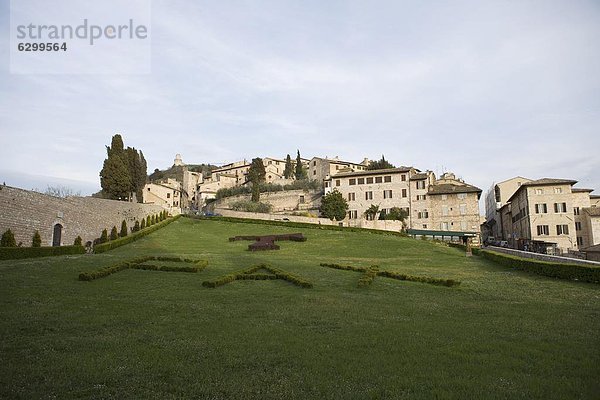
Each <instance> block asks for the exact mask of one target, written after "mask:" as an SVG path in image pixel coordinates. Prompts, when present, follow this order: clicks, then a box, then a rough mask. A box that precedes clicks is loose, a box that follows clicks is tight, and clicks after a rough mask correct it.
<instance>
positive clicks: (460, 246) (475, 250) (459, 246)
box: [447, 242, 480, 255]
mask: <svg viewBox="0 0 600 400" xmlns="http://www.w3.org/2000/svg"><path fill="white" fill-rule="evenodd" d="M447 244H448V247H454V248H457V249H461V250H462V251H465V252H466V251H467V246H466V245H464V244H461V243H452V242H448V243H447ZM479 250H480V249H479V247H473V246H471V253H473V254H475V255H478V254H479Z"/></svg>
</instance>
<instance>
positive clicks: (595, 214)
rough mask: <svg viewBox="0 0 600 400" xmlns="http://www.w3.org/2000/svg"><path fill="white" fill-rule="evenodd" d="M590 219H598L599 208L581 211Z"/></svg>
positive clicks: (587, 208) (599, 215)
mask: <svg viewBox="0 0 600 400" xmlns="http://www.w3.org/2000/svg"><path fill="white" fill-rule="evenodd" d="M583 211H585V212H586V213H588V215H589V216H590V217H600V207H586V208H584V209H583Z"/></svg>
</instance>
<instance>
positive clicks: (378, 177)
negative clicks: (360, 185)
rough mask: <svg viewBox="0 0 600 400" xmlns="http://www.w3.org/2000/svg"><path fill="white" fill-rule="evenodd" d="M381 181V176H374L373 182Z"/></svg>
mask: <svg viewBox="0 0 600 400" xmlns="http://www.w3.org/2000/svg"><path fill="white" fill-rule="evenodd" d="M382 181H383V178H382V177H381V176H376V177H375V183H381V182H382Z"/></svg>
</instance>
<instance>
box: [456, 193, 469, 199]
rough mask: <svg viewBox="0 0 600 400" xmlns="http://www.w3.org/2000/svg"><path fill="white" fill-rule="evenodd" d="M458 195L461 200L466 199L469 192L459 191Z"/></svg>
mask: <svg viewBox="0 0 600 400" xmlns="http://www.w3.org/2000/svg"><path fill="white" fill-rule="evenodd" d="M457 197H458V199H459V200H464V199H466V198H467V194H466V193H459V194H458V195H457Z"/></svg>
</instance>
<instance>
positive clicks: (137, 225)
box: [133, 219, 140, 232]
mask: <svg viewBox="0 0 600 400" xmlns="http://www.w3.org/2000/svg"><path fill="white" fill-rule="evenodd" d="M139 230H140V221H138V220H137V219H136V220H135V224H133V232H137V231H139Z"/></svg>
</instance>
